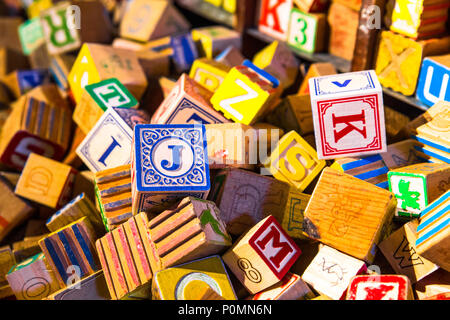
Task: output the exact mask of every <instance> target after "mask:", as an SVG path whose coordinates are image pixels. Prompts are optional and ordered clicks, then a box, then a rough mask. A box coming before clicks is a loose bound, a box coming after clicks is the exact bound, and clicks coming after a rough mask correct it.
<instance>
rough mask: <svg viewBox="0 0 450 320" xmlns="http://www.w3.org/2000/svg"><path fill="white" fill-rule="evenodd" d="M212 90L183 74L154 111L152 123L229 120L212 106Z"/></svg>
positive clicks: (218, 121) (208, 122) (205, 122)
mask: <svg viewBox="0 0 450 320" xmlns="http://www.w3.org/2000/svg"><path fill="white" fill-rule="evenodd" d="M211 97H212V92H211V91H209V90H208V89H206V88H204V87H203V86H202V85H200V83H198V82H197V81H195V80H194V79H192V78H191V77H189V76H188V75H186V74H183V75H182V76H181V77H180V79H179V80H178V81H177V83H176V84H175V87H174V88H173V89H172V91H171V92H170V94H169V95H168V96H167V97H166V98H165V99H164V101H163V102H162V104H161V105H160V106H159V107H158V109H157V110H156V112H155V113H154V115H153V117H152V120H151V123H152V124H185V123H189V124H195V123H203V124H210V123H224V122H229V121H228V120H227V119H226V118H225V117H224V116H223V115H221V114H220V113H219V112H217V111H216V110H214V109H213V108H212V105H211V103H210V102H209V101H210V99H211Z"/></svg>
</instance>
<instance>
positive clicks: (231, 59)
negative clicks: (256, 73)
mask: <svg viewBox="0 0 450 320" xmlns="http://www.w3.org/2000/svg"><path fill="white" fill-rule="evenodd" d="M215 60H216V61H217V62H220V63H223V64H225V65H227V66H229V67H230V68H233V67H236V66H238V65H241V64H242V63H243V62H244V60H245V58H244V56H243V55H242V53H241V52H240V51H239V49H238V48H236V47H235V46H233V45H230V46H228V47H227V48H226V49H225V50H223V51H222V52H221V53H220V54H219V55H218V56H216V57H215Z"/></svg>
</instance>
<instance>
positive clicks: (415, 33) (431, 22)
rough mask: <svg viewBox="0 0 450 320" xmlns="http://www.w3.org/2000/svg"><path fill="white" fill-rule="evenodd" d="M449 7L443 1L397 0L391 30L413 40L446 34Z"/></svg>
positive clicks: (449, 5)
mask: <svg viewBox="0 0 450 320" xmlns="http://www.w3.org/2000/svg"><path fill="white" fill-rule="evenodd" d="M449 7H450V4H449V3H448V2H447V1H443V0H438V1H427V0H420V1H416V0H396V1H395V7H394V10H393V12H392V24H391V25H390V29H391V31H394V32H397V33H400V34H402V35H405V36H407V37H410V38H413V39H417V38H422V39H423V38H430V37H437V36H440V35H442V34H443V33H445V29H446V23H447V18H448V8H449Z"/></svg>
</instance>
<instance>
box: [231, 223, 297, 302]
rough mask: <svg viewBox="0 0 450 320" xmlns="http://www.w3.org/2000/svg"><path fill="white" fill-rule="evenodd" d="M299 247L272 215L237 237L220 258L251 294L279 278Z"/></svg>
mask: <svg viewBox="0 0 450 320" xmlns="http://www.w3.org/2000/svg"><path fill="white" fill-rule="evenodd" d="M300 253H301V251H300V249H299V248H298V247H297V245H296V244H295V242H294V241H293V240H292V239H291V238H290V237H289V236H288V235H287V233H286V232H285V231H284V230H283V228H282V227H281V225H280V224H279V223H278V222H277V221H276V219H275V218H274V217H273V216H268V217H267V218H265V219H263V220H261V221H260V222H258V223H257V224H256V225H255V226H253V227H252V228H251V229H250V230H248V231H247V232H246V233H245V235H243V236H242V237H241V238H239V240H238V241H236V242H235V243H234V245H233V247H231V248H230V249H229V250H228V251H227V252H226V253H225V254H224V255H223V260H224V262H225V264H226V265H227V266H228V268H229V269H230V270H231V271H232V272H233V274H234V275H235V276H236V277H237V278H238V280H239V281H240V282H241V283H242V284H243V285H244V286H245V288H246V289H247V290H248V291H249V292H250V293H252V294H256V293H258V292H260V291H262V290H265V289H267V288H269V287H271V286H273V285H274V284H276V283H277V282H279V281H281V280H282V279H283V278H284V276H285V275H286V274H287V272H288V271H289V269H290V268H291V267H292V265H293V264H294V262H295V261H296V260H297V258H298V257H299V256H300Z"/></svg>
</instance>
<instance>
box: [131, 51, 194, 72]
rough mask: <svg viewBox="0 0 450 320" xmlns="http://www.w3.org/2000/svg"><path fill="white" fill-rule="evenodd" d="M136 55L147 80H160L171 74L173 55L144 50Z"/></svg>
mask: <svg viewBox="0 0 450 320" xmlns="http://www.w3.org/2000/svg"><path fill="white" fill-rule="evenodd" d="M136 55H137V57H138V60H139V64H140V65H141V67H142V69H143V70H144V73H145V76H146V77H147V79H152V78H160V77H163V76H168V75H169V74H170V67H171V61H172V60H171V57H172V55H171V54H168V53H165V52H157V51H151V50H144V51H136ZM189 66H190V65H189Z"/></svg>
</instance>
